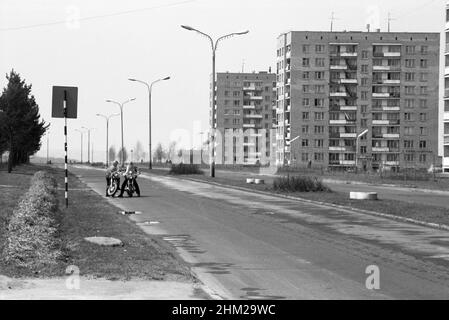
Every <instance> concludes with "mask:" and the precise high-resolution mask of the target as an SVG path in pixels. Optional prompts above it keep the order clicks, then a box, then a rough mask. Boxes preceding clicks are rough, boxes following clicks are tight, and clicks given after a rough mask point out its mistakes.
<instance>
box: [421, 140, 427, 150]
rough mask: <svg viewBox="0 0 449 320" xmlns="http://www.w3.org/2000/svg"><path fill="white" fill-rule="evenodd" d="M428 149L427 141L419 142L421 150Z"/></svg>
mask: <svg viewBox="0 0 449 320" xmlns="http://www.w3.org/2000/svg"><path fill="white" fill-rule="evenodd" d="M426 147H427V142H426V140H420V141H419V148H420V149H425V148H426Z"/></svg>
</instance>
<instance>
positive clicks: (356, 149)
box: [355, 129, 368, 172]
mask: <svg viewBox="0 0 449 320" xmlns="http://www.w3.org/2000/svg"><path fill="white" fill-rule="evenodd" d="M367 133H368V129H365V130H363V131H362V132H361V133H360V134H359V135H357V138H356V139H355V171H356V172H357V169H358V166H357V164H358V161H357V160H358V154H359V139H360V138H361V137H363V136H364V135H365V134H367Z"/></svg>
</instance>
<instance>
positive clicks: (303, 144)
mask: <svg viewBox="0 0 449 320" xmlns="http://www.w3.org/2000/svg"><path fill="white" fill-rule="evenodd" d="M301 146H303V147H308V146H309V139H302V141H301Z"/></svg>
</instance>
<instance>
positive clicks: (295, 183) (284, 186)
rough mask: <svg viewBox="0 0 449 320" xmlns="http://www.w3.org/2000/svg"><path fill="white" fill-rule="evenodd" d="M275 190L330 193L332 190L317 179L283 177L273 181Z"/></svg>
mask: <svg viewBox="0 0 449 320" xmlns="http://www.w3.org/2000/svg"><path fill="white" fill-rule="evenodd" d="M273 189H274V190H276V191H289V192H295V191H297V192H324V191H326V192H330V191H331V190H330V189H329V188H328V187H327V186H326V185H325V184H324V183H323V182H322V181H321V180H319V179H318V178H316V177H313V178H312V177H300V176H283V177H279V178H276V179H275V180H274V181H273Z"/></svg>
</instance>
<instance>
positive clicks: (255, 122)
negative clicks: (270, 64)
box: [216, 72, 276, 165]
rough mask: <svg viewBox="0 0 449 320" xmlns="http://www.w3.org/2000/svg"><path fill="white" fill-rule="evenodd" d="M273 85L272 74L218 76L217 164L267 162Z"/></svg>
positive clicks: (273, 97)
mask: <svg viewBox="0 0 449 320" xmlns="http://www.w3.org/2000/svg"><path fill="white" fill-rule="evenodd" d="M275 86H276V75H275V74H273V73H268V72H258V73H255V72H254V73H228V72H226V73H217V82H216V129H217V130H216V137H217V138H216V145H217V148H216V163H217V164H230V165H235V164H245V165H251V164H268V163H269V162H270V157H271V156H272V152H271V149H272V144H273V142H271V144H270V141H271V132H272V131H273V116H274V114H275V110H274V103H275V99H276V91H275ZM273 137H274V136H273Z"/></svg>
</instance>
